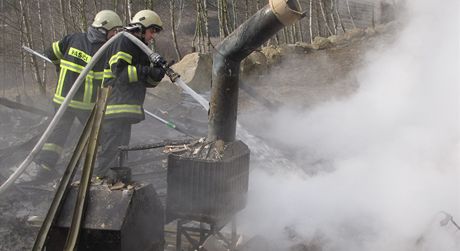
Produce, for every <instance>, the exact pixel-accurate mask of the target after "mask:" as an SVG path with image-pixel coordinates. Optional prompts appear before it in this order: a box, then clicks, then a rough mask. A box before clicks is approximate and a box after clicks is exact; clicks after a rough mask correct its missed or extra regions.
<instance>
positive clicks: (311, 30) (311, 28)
mask: <svg viewBox="0 0 460 251" xmlns="http://www.w3.org/2000/svg"><path fill="white" fill-rule="evenodd" d="M309 4H310V5H309V8H308V11H309V13H310V16H309V18H308V26H310V43H313V0H310V3H309Z"/></svg>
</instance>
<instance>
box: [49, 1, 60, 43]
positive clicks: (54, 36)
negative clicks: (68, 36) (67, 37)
mask: <svg viewBox="0 0 460 251" xmlns="http://www.w3.org/2000/svg"><path fill="white" fill-rule="evenodd" d="M47 3H48V13H53V11H52V10H51V0H48V1H47ZM50 19H51V20H50V21H51V22H50V26H51V32H52V34H53V36H52V38H53V40H55V39H56V38H57V37H58V36H57V29H56V25H55V20H54V15H50Z"/></svg>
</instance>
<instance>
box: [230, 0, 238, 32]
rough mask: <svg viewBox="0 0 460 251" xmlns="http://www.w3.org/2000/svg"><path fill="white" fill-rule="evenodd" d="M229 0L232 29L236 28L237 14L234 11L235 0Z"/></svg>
mask: <svg viewBox="0 0 460 251" xmlns="http://www.w3.org/2000/svg"><path fill="white" fill-rule="evenodd" d="M231 1H232V16H233V30H236V27H238V24H237V23H236V20H237V18H238V14H237V13H236V6H235V0H231Z"/></svg>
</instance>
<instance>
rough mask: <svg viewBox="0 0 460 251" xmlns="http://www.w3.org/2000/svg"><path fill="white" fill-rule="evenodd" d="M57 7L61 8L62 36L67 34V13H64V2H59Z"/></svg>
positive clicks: (61, 0) (60, 0)
mask: <svg viewBox="0 0 460 251" xmlns="http://www.w3.org/2000/svg"><path fill="white" fill-rule="evenodd" d="M59 7H60V8H61V16H62V22H63V23H64V34H69V26H68V24H67V20H66V16H67V11H66V7H65V1H64V0H59Z"/></svg>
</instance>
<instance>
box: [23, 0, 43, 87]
mask: <svg viewBox="0 0 460 251" xmlns="http://www.w3.org/2000/svg"><path fill="white" fill-rule="evenodd" d="M19 5H20V8H21V14H22V22H23V23H24V33H23V34H22V35H23V36H24V37H25V42H26V45H27V46H28V47H29V48H33V47H34V46H33V41H32V34H31V28H30V20H29V17H28V13H27V9H28V8H27V6H25V3H24V0H19ZM29 58H30V59H31V62H30V63H31V68H32V69H33V74H34V78H35V81H36V82H37V84H38V87H39V89H40V94H42V95H44V96H45V95H46V88H45V86H44V84H43V83H42V82H41V77H40V70H39V68H38V62H37V59H36V58H35V57H33V56H30V57H29Z"/></svg>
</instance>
